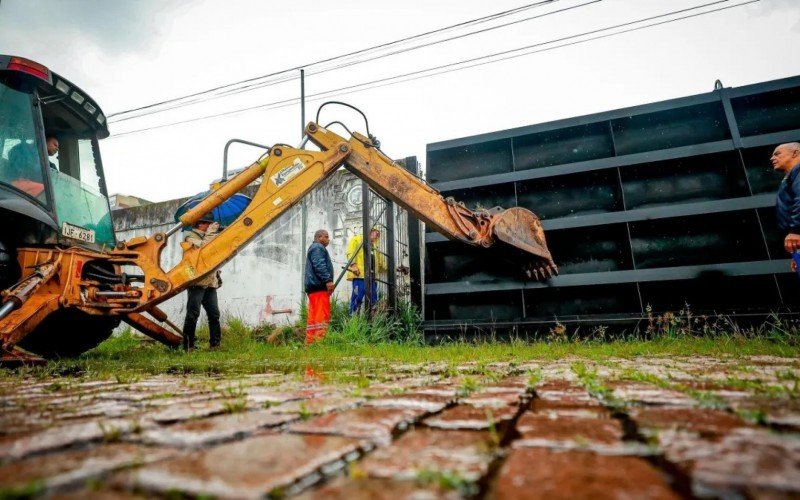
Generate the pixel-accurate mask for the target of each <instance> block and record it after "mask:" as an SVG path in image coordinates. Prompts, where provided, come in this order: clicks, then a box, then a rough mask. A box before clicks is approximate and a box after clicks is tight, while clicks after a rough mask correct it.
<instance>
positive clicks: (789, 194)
mask: <svg viewBox="0 0 800 500" xmlns="http://www.w3.org/2000/svg"><path fill="white" fill-rule="evenodd" d="M770 161H771V162H772V168H773V169H775V170H777V171H780V172H783V174H784V177H783V180H782V181H781V185H780V187H779V188H778V197H777V199H776V200H775V212H776V215H777V217H778V227H779V228H780V230H781V231H782V232H783V233H785V234H786V237H785V238H784V240H783V248H784V249H785V250H786V251H787V252H788V253H789V254H794V252H796V251H797V250H798V249H800V168H798V167H800V143H797V142H790V143H787V144H781V145H780V146H778V147H777V148H775V151H774V152H773V153H772V158H770ZM791 265H792V270H793V271H796V270H797V263H796V262H795V260H794V259H792V264H791Z"/></svg>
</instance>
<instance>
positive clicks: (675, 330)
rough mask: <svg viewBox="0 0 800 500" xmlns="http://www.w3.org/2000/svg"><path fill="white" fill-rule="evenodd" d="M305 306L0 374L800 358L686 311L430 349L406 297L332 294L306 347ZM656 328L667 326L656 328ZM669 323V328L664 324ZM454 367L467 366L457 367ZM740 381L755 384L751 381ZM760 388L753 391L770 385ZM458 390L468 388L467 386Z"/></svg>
mask: <svg viewBox="0 0 800 500" xmlns="http://www.w3.org/2000/svg"><path fill="white" fill-rule="evenodd" d="M687 310H688V309H687ZM304 311H305V310H304V308H301V315H300V316H301V319H300V321H298V322H297V323H296V324H294V325H288V326H283V327H277V326H275V325H271V324H261V325H256V326H255V327H253V326H249V325H247V324H246V323H245V322H244V320H243V319H242V318H240V317H237V316H233V315H225V318H224V319H225V325H224V328H223V336H222V346H221V348H220V349H217V350H214V351H210V350H207V349H205V348H204V347H205V346H206V345H207V339H208V328H207V326H203V327H201V328H200V329H199V330H198V346H199V349H198V350H197V351H195V352H192V353H188V354H187V353H184V352H183V351H181V350H179V349H170V348H167V347H166V346H163V345H161V344H158V343H156V342H154V341H152V340H150V339H148V338H145V337H142V336H140V335H138V334H135V333H132V332H131V331H130V330H126V331H124V332H123V333H122V334H121V335H118V336H115V337H112V338H110V339H109V340H107V341H105V342H103V343H102V344H100V345H99V346H98V347H97V348H95V349H93V350H92V351H89V352H87V353H84V354H83V355H81V356H80V357H78V358H76V359H62V360H58V361H52V362H50V363H47V364H46V365H44V366H38V367H23V368H19V369H16V370H9V369H0V378H2V377H33V378H35V379H38V380H49V379H50V378H52V377H56V376H70V377H76V378H85V379H98V378H101V379H107V380H115V381H116V382H117V383H119V384H130V383H133V382H136V381H138V380H140V378H141V377H143V376H149V375H161V374H171V375H189V374H192V375H210V376H216V375H226V376H235V375H243V374H250V373H266V372H271V373H275V372H278V373H284V374H292V375H295V376H301V375H302V374H303V373H304V372H305V371H306V369H307V368H309V367H311V368H312V369H313V370H314V371H315V372H319V373H322V374H324V375H325V376H324V377H321V379H322V380H321V381H322V382H323V383H339V382H349V383H353V384H354V385H355V386H356V387H357V388H361V389H364V388H367V387H369V384H370V383H371V382H373V381H376V380H380V377H381V374H383V373H384V372H385V370H386V369H388V367H389V366H390V365H394V364H425V365H429V366H430V365H432V364H436V365H441V366H443V367H444V368H443V371H442V375H444V376H450V377H456V376H461V375H464V374H470V375H472V376H475V377H476V378H477V379H478V380H476V381H475V382H476V383H477V382H478V381H480V382H482V383H486V382H491V381H492V380H494V379H497V378H499V377H501V376H503V375H507V374H508V373H510V372H515V371H518V370H519V369H518V368H517V367H518V366H520V365H522V364H524V363H527V362H530V361H532V360H536V361H543V362H546V361H552V360H558V359H563V358H569V357H577V358H581V359H584V360H591V361H593V362H599V363H603V362H606V361H607V360H608V359H609V358H614V357H617V358H632V357H637V356H661V357H663V356H694V355H700V356H710V357H724V358H734V359H735V358H740V359H745V357H747V356H753V355H770V356H777V357H786V358H797V357H798V356H800V343H798V342H797V341H796V339H797V338H798V336H797V333H796V332H795V331H794V330H793V329H791V328H789V327H787V326H786V325H783V324H781V323H780V322H779V321H778V320H777V319H775V320H774V321H773V322H772V323H770V324H768V325H767V326H764V327H763V328H761V329H756V330H750V331H747V332H745V331H743V330H738V329H736V330H731V332H729V333H725V332H722V331H721V330H713V331H711V330H708V329H706V331H705V332H702V331H699V330H698V329H697V328H696V325H698V323H697V321H696V320H697V318H695V317H693V316H691V315H690V313H688V312H685V311H684V314H683V315H678V316H672V317H669V318H666V319H664V318H662V319H661V320H659V319H658V318H654V319H653V325H655V326H653V331H651V332H649V333H648V332H645V334H643V335H642V336H639V337H630V336H629V337H624V338H611V337H609V336H608V335H606V334H605V333H604V334H603V335H602V337H603V338H600V337H601V336H600V335H598V338H596V339H595V340H591V339H586V338H578V337H576V336H570V335H567V334H566V331H565V330H564V331H562V329H561V328H557V330H558V331H557V332H555V333H554V334H553V336H554V340H555V341H550V342H548V341H546V339H542V340H539V341H536V342H525V341H523V340H521V339H519V338H512V339H511V341H510V342H505V343H498V342H492V341H483V340H475V341H466V340H460V341H454V342H450V343H442V344H437V345H433V346H431V345H425V344H424V343H423V333H422V330H421V322H420V316H419V313H418V312H417V311H416V309H415V308H414V307H413V306H412V305H410V304H401V305H400V307H399V308H398V310H397V311H395V314H391V315H390V314H388V312H387V311H385V310H384V309H382V308H381V307H380V306H379V307H376V309H375V311H373V315H372V317H371V318H368V317H366V316H365V315H354V316H350V315H349V314H348V308H347V304H346V303H344V302H338V301H334V302H333V303H332V317H331V324H330V327H329V329H328V333H327V335H326V337H325V339H324V341H322V342H318V343H315V344H313V345H311V346H306V345H305V344H304V337H305V323H304V320H305V312H304ZM659 321H660V323H659ZM659 325H662V326H664V327H665V328H662V329H661V330H659V329H658V326H659ZM667 325H669V328H666V326H667ZM562 326H563V325H562ZM654 332H655V333H654ZM658 332H660V333H659V334H656V333H658ZM706 334H707V336H704V335H706ZM493 363H505V364H506V366H508V368H507V369H505V368H503V369H500V368H497V367H496V366H497V365H493ZM465 365H467V368H466V369H464V366H465ZM743 365H746V364H744V363H743ZM500 366H504V365H500ZM459 369H462V370H464V373H460V372H459ZM573 370H575V371H576V373H578V375H579V377H580V378H581V381H582V383H584V384H585V385H587V387H589V388H590V389H591V390H593V391H595V392H597V393H598V394H601V393H603V392H604V391H603V389H604V386H603V384H602V383H601V382H600V381H599V380H598V378H597V376H596V374H594V375H593V374H592V373H589V372H588V371H586V367H585V365H582V364H577V365H573ZM520 373H522V372H520ZM527 375H528V386H529V387H533V386H535V385H536V384H537V383H539V381H540V379H541V373H540V372H538V371H536V372H531V373H528V374H527ZM629 375H631V376H634V377H635V376H638V377H641V380H642V381H646V382H652V383H657V384H666V383H668V382H666V381H661V380H656V379H657V377H651V376H648V375H646V374H635V373H633V372H631V373H630V374H629ZM778 376H779V378H780V379H781V380H782V381H784V383H785V384H786V387H784V388H781V389H777V390H779V391H782V392H784V393H789V394H791V395H796V394H797V391H798V390H797V387H796V386H797V385H798V379H800V377H799V376H798V374H797V373H796V372H795V371H793V370H786V371H785V372H782V373H780V374H779V375H778ZM740 383H742V382H740ZM53 384H54V385H51V386H50V387H49V388H48V389H49V390H50V391H51V392H58V391H63V390H64V389H66V388H68V383H66V382H63V381H57V382H54V383H53ZM465 384H467V382H465ZM745 384H750V385H759V384H758V383H757V382H755V383H754V382H749V383H745ZM733 385H736V384H733ZM763 385H764V384H760V385H759V386H758V387H755V389H757V390H758V389H761V390H762V391H765V392H768V391H776V389H769V388H765V387H763ZM748 388H750V387H748ZM462 389H463V391H464V392H465V393H466V392H468V391H469V389H470V387H466V386H465V387H462ZM227 391H228V393H226V394H225V395H226V396H228V397H229V398H231V399H237V398H238V397H239V396H240V394H239V393H238V392H237V390H236V389H228V390H227Z"/></svg>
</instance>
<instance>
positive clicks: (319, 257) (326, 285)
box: [305, 229, 333, 344]
mask: <svg viewBox="0 0 800 500" xmlns="http://www.w3.org/2000/svg"><path fill="white" fill-rule="evenodd" d="M330 241H331V238H330V236H328V231H325V230H324V229H319V230H317V232H315V233H314V242H313V243H312V244H311V246H309V247H308V253H307V254H306V276H305V290H306V294H308V320H307V321H306V344H311V343H312V342H315V341H317V340H322V339H323V338H324V337H325V332H326V331H327V330H328V323H330V321H331V294H332V293H333V263H332V262H331V256H330V255H329V254H328V250H327V249H326V248H325V247H327V246H328V243H330Z"/></svg>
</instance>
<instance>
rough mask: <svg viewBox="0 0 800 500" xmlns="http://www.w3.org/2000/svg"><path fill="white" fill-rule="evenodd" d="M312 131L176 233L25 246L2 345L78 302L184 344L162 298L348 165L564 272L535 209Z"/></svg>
mask: <svg viewBox="0 0 800 500" xmlns="http://www.w3.org/2000/svg"><path fill="white" fill-rule="evenodd" d="M305 132H306V139H305V140H304V141H303V145H305V144H306V141H310V142H312V143H313V144H315V145H316V146H317V147H318V148H319V149H320V151H311V150H307V149H302V145H301V148H292V147H290V146H285V145H276V146H273V147H272V148H271V149H270V151H269V153H268V154H267V155H265V156H264V157H262V158H261V159H259V161H257V162H255V163H253V164H252V165H250V166H249V167H247V168H246V169H245V170H243V171H241V172H240V173H239V174H237V175H236V176H235V177H233V178H231V179H230V180H228V181H226V182H224V183H223V184H221V185H219V186H218V187H217V188H216V189H214V190H213V191H212V192H211V193H210V194H209V195H208V196H206V198H205V199H204V200H203V201H201V202H200V203H199V204H197V205H196V206H195V207H194V208H193V209H191V210H189V211H188V212H186V213H185V214H184V215H183V216H182V217H181V219H180V223H179V224H177V225H176V226H175V227H174V228H172V229H171V230H170V231H168V232H166V233H156V234H154V235H151V236H149V237H136V238H133V239H130V240H128V241H126V242H120V243H118V244H117V248H116V249H114V250H113V251H111V252H108V253H99V252H92V251H88V250H83V249H80V248H69V249H48V250H46V251H42V250H40V249H27V248H22V249H19V251H18V252H19V260H20V264H21V267H22V269H28V270H31V272H29V273H28V275H26V276H25V277H24V278H23V280H22V281H21V282H20V283H19V284H17V285H16V286H14V287H12V288H10V289H8V290H5V291H3V292H2V299H3V305H2V306H0V340H1V341H2V347H3V348H4V349H5V350H9V349H11V348H13V346H14V345H15V344H16V343H17V342H19V341H20V340H21V339H22V338H24V337H25V335H27V334H28V333H29V332H31V331H34V330H35V329H36V328H37V326H38V325H39V323H41V322H42V321H43V320H44V319H45V318H46V317H47V316H48V314H50V313H52V312H54V311H56V310H58V309H63V308H76V309H79V310H80V311H82V312H83V313H86V314H88V315H92V316H118V317H120V318H122V319H123V320H124V321H126V322H128V323H130V324H131V325H133V326H134V327H136V328H137V329H139V330H141V331H143V332H144V333H146V334H147V335H150V336H151V337H153V338H156V339H157V340H160V341H162V342H164V343H166V344H169V345H178V344H179V343H180V336H178V335H176V332H174V331H171V330H170V329H167V328H164V327H163V326H161V325H159V324H158V323H156V322H155V321H153V320H152V319H150V318H148V317H146V316H144V315H143V314H142V313H145V312H147V313H149V314H150V315H151V316H152V317H153V318H154V319H155V320H157V321H159V322H165V323H167V324H168V325H171V326H172V330H176V328H175V327H174V325H172V324H171V323H169V321H168V320H167V319H166V315H165V314H164V313H163V312H162V311H161V310H160V309H159V308H158V307H157V305H158V304H159V303H161V302H163V301H165V300H167V299H169V298H171V297H174V296H175V295H176V294H178V293H180V292H181V291H183V290H184V289H186V288H187V287H189V286H192V284H194V283H196V282H197V281H199V280H201V279H202V278H203V277H205V276H207V275H208V274H210V273H212V272H215V270H216V269H218V268H219V267H221V266H222V265H223V264H224V263H225V262H226V261H228V260H229V259H231V258H233V256H235V255H236V253H237V252H238V251H239V250H240V249H241V248H242V247H244V246H245V245H246V244H247V243H249V242H250V241H251V240H252V239H253V238H255V237H256V236H257V235H258V234H259V233H260V232H261V231H262V230H264V229H265V228H266V227H267V226H269V224H271V223H272V222H273V221H274V220H275V219H277V218H278V217H279V216H280V215H281V214H282V213H284V212H286V210H288V209H289V208H290V207H292V206H293V205H295V204H296V203H298V202H299V201H300V200H301V199H302V198H303V197H304V196H305V195H306V194H308V193H309V192H310V191H311V190H312V189H313V188H314V187H315V186H317V185H318V184H319V183H320V182H322V181H323V180H324V179H325V178H326V177H328V176H329V175H331V174H332V173H333V172H335V171H336V170H337V169H338V168H339V167H341V166H345V167H346V168H347V169H349V170H350V171H351V172H353V173H354V174H355V175H357V176H358V177H360V178H361V179H363V180H364V181H366V183H367V184H369V185H370V187H372V188H373V189H374V190H375V191H377V192H378V193H380V194H381V195H382V196H384V197H386V198H388V199H389V200H392V201H394V202H396V203H397V204H398V205H400V206H402V207H403V208H405V209H406V210H408V211H409V212H410V213H411V214H413V215H414V216H415V217H416V218H418V219H419V220H421V221H423V222H425V223H426V224H427V225H428V227H431V228H432V229H434V230H436V231H437V232H439V233H441V234H443V235H445V236H446V237H448V238H450V239H453V240H459V241H462V242H464V243H467V244H470V245H475V246H481V247H493V246H494V247H497V246H501V247H504V248H505V249H506V250H508V251H509V252H510V253H511V254H512V255H514V257H515V258H516V259H520V264H521V265H522V266H523V267H524V268H525V270H526V272H527V273H528V275H529V276H530V277H532V278H534V279H546V278H549V277H550V276H551V275H553V274H555V273H556V272H557V268H556V266H555V264H554V262H553V259H552V257H551V255H550V252H549V251H548V249H547V244H546V242H545V238H544V231H543V230H542V226H541V223H540V222H539V219H538V217H536V215H534V214H533V213H532V212H530V211H528V210H526V209H524V208H518V207H517V208H511V209H508V210H504V209H502V208H499V207H495V208H492V209H488V210H470V209H468V208H467V207H466V206H465V205H464V204H463V203H459V202H457V201H455V200H453V199H452V198H444V197H443V196H442V195H441V194H440V193H439V192H438V191H437V190H436V189H434V188H432V187H431V186H429V185H428V184H426V183H425V182H424V181H422V180H420V179H419V178H417V177H415V176H414V175H412V174H411V173H410V172H408V171H407V170H405V169H404V168H402V167H401V166H399V165H397V164H396V163H394V162H393V161H392V160H391V159H390V158H388V157H387V156H386V155H384V154H383V153H382V152H381V151H380V150H379V148H378V147H376V145H375V144H374V142H373V140H371V139H370V138H369V137H365V136H363V135H361V134H358V133H353V134H352V135H351V137H350V138H349V139H345V138H343V137H341V136H339V135H338V134H336V133H334V132H332V131H331V130H328V129H326V128H324V127H322V126H320V125H318V124H316V123H314V122H311V123H309V124H308V125H307V126H306V129H305ZM258 179H261V183H260V185H259V187H258V190H257V191H256V193H255V195H254V196H253V198H252V201H251V202H250V204H249V205H248V206H247V208H246V209H245V211H244V212H243V213H242V214H241V215H240V216H239V217H238V218H237V219H236V221H234V222H233V223H232V224H230V225H229V226H228V227H226V228H225V229H223V230H222V231H221V232H220V233H219V234H218V235H217V236H216V238H214V239H213V240H211V241H210V242H208V243H207V244H206V245H204V246H202V247H200V248H196V247H194V246H192V245H191V244H189V243H181V245H182V247H183V258H182V260H181V261H180V262H179V263H178V264H177V265H175V266H174V267H173V268H172V269H169V270H164V269H162V268H161V265H160V262H161V253H162V251H163V250H164V248H165V246H166V244H167V240H168V238H169V236H170V235H171V234H174V233H175V232H177V231H179V230H180V229H181V228H182V227H184V226H191V225H192V224H194V223H195V222H197V221H198V220H199V219H200V218H201V217H202V216H203V215H205V214H207V213H209V212H211V210H213V209H214V208H215V207H217V206H219V205H220V204H221V203H222V202H224V201H225V200H226V199H228V198H229V197H230V196H232V195H233V194H235V193H237V192H239V191H240V190H242V189H243V188H244V187H246V186H248V185H250V184H251V183H253V182H254V181H256V180H258ZM122 266H134V267H135V268H138V269H140V270H141V274H139V275H136V274H134V275H124V274H122V273H120V269H121V268H122ZM86 269H89V270H92V272H85V270H86ZM75 334H79V333H77V332H76V333H75Z"/></svg>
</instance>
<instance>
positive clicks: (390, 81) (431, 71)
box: [109, 0, 761, 139]
mask: <svg viewBox="0 0 800 500" xmlns="http://www.w3.org/2000/svg"><path fill="white" fill-rule="evenodd" d="M727 1H729V0H717V1H715V2H711V3H708V4H704V5H699V6H696V7H690V8H686V9H680V10H676V11H673V12H668V13H665V14H660V15H657V16H651V17H647V18H643V19H639V20H637V21H629V22H626V23H622V24H618V25H615V26H609V27H606V28H601V29H597V30H592V31H587V32H584V33H580V34H576V35H571V36H568V37H562V38H559V39H554V40H550V41H547V42H540V43H537V44H533V45H528V46H525V47H519V48H516V49H511V50H506V51H502V52H496V53H494V54H488V55H485V56H480V57H475V58H472V59H465V60H462V61H458V62H454V63H449V64H443V65H439V66H434V67H431V68H427V69H423V70H418V71H412V72H408V73H404V74H400V75H395V76H390V77H386V78H380V79H377V80H372V81H369V82H363V83H359V84H354V85H348V86H345V87H340V88H337V89H332V90H327V91H322V92H318V93H315V94H311V95H309V96H307V99H306V101H307V102H308V101H312V102H313V101H317V100H321V99H325V98H329V97H333V95H345V94H353V93H356V92H361V91H365V90H371V89H374V88H380V87H386V86H389V85H396V84H398V83H406V82H410V81H414V80H420V79H422V78H428V77H431V76H437V75H442V74H446V73H452V72H454V71H460V70H463V69H469V68H474V67H477V66H483V65H486V64H492V63H496V62H500V61H505V60H509V59H515V58H518V57H523V56H526V55H532V54H537V53H541V52H548V51H551V50H556V49H560V48H564V47H569V46H573V45H579V44H582V43H588V42H592V41H595V40H600V39H603V38H610V37H612V36H617V35H622V34H625V33H631V32H634V31H639V30H643V29H647V28H652V27H656V26H661V25H665V24H670V23H673V22H677V21H682V20H686V19H690V18H694V17H699V16H703V15H706V14H712V13H715V12H720V11H723V10H729V9H734V8H737V7H742V6H744V5H748V4H751V3H757V2H759V1H761V0H748V1H746V2H743V3H739V4H736V5H729V6H725V7H717V8H715V9H711V10H707V11H704V12H698V13H694V14H690V15H686V16H682V17H676V18H674V19H668V20H666V21H659V22H656V23H651V24H647V25H644V26H637V27H635V28H629V29H626V30H622V31H618V32H614V33H606V34H603V35H598V36H595V37H590V38H586V39H583V40H575V41H572V42H569V43H563V44H561V45H556V46H553V47H545V48H539V49H537V50H529V49H536V48H537V47H541V46H542V45H549V44H552V43H558V42H563V41H566V40H570V39H575V38H580V37H583V36H586V35H591V34H597V33H600V32H603V31H609V30H612V29H617V28H622V27H625V26H630V25H633V24H638V23H642V22H646V21H652V20H654V19H659V18H663V17H668V16H672V15H675V14H679V13H682V12H687V11H690V10H696V9H700V8H703V7H709V6H711V5H716V4H719V3H724V2H727ZM522 51H527V52H522ZM516 52H521V53H516ZM500 56H505V57H500ZM493 58H497V59H493ZM487 59H490V60H487ZM470 63H475V64H470ZM465 65H466V66H465ZM409 77H410V78H409ZM395 80H396V81H395ZM362 87H363V88H362ZM299 101H300V98H298V97H295V98H290V99H284V100H280V101H274V102H270V103H266V104H260V105H257V106H251V107H247V108H241V109H237V110H233V111H226V112H223V113H216V114H212V115H206V116H201V117H197V118H191V119H188V120H181V121H177V122H171V123H166V124H162V125H156V126H152V127H146V128H141V129H136V130H131V131H127V132H122V133H120V134H115V135H113V136H112V137H110V138H109V139H114V138H116V137H124V136H126V135H131V134H136V133H139V132H146V131H149V130H155V129H160V128H165V127H171V126H175V125H181V124H184V123H191V122H196V121H200V120H206V119H211V118H219V117H222V116H227V115H233V114H237V113H242V112H246V111H251V110H255V109H265V108H266V109H279V108H283V107H287V106H293V105H295V104H296V103H298V102H299Z"/></svg>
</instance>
